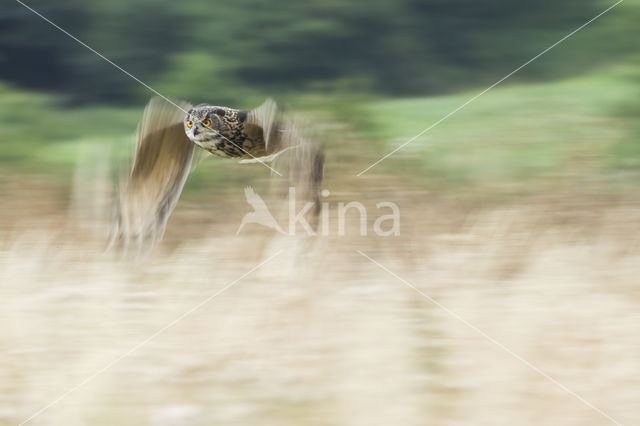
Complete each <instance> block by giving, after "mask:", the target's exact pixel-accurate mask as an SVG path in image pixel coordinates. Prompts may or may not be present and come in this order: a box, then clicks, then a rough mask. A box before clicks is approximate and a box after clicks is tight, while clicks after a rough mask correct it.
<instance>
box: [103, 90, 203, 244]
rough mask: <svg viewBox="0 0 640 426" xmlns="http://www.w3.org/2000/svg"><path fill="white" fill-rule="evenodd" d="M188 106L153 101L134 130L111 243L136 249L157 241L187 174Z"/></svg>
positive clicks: (190, 149)
mask: <svg viewBox="0 0 640 426" xmlns="http://www.w3.org/2000/svg"><path fill="white" fill-rule="evenodd" d="M189 108H191V105H189V104H187V103H184V102H181V103H177V104H175V105H173V104H171V103H169V102H167V101H165V100H163V99H161V98H153V99H151V101H150V102H149V103H148V104H147V106H146V108H145V110H144V113H143V115H142V121H141V122H140V125H139V127H138V136H137V146H136V151H135V155H134V159H133V167H132V169H131V173H130V174H129V176H128V179H127V182H126V184H124V185H123V186H122V188H121V191H120V199H119V203H118V212H117V217H116V223H115V226H114V233H113V235H112V242H113V241H114V240H115V239H121V240H123V244H124V245H125V247H126V246H127V245H128V244H129V243H130V242H131V240H134V239H135V240H137V241H138V245H139V248H141V247H142V246H143V245H144V244H148V243H149V242H150V243H151V244H153V243H154V242H155V241H157V240H159V239H160V238H161V237H162V234H163V233H164V229H165V226H166V223H167V220H168V219H169V215H170V214H171V212H172V211H173V209H174V207H175V205H176V203H177V201H178V198H179V197H180V193H181V192H182V188H183V186H184V183H185V181H186V179H187V175H188V174H189V170H190V168H191V162H192V159H193V152H194V148H195V144H194V143H193V142H192V141H191V140H189V138H187V136H186V134H185V132H184V127H183V126H184V125H183V120H184V116H185V112H184V111H187V110H189Z"/></svg>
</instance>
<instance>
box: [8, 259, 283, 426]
mask: <svg viewBox="0 0 640 426" xmlns="http://www.w3.org/2000/svg"><path fill="white" fill-rule="evenodd" d="M280 253H282V250H278V251H277V252H276V253H275V254H274V255H272V256H270V257H269V258H268V259H266V260H264V261H263V262H261V263H259V264H258V265H256V266H254V267H253V268H251V269H249V270H248V271H247V272H245V273H244V274H242V275H241V276H240V277H238V278H236V279H235V280H233V281H231V282H230V283H229V284H227V285H225V286H224V287H222V288H221V289H220V290H218V291H217V292H215V293H214V294H212V295H211V296H209V297H207V298H206V299H204V300H203V301H201V302H200V303H198V304H196V305H195V306H193V307H192V308H191V309H189V310H188V311H186V312H184V313H183V314H182V315H180V316H178V317H177V318H176V319H174V320H173V321H171V322H169V323H167V324H165V325H164V326H163V327H162V328H160V329H158V330H157V331H156V332H154V333H153V334H152V335H151V336H149V337H147V338H146V339H144V340H142V341H141V342H138V343H137V344H136V345H134V346H133V347H131V349H129V350H127V351H126V352H124V353H123V354H121V355H119V356H118V357H116V358H115V359H113V360H112V361H110V362H109V363H108V364H107V365H105V366H104V367H102V368H101V369H99V370H98V371H96V372H95V373H93V374H91V375H90V376H89V377H87V378H85V379H84V380H83V381H81V382H80V383H78V384H77V385H75V386H74V387H72V388H71V389H69V390H67V391H66V392H64V393H63V394H62V395H60V396H59V397H57V398H56V399H54V400H53V401H51V402H50V403H48V404H47V405H45V406H44V407H42V408H40V409H39V410H38V411H36V412H35V413H33V414H32V415H31V416H30V417H29V418H27V419H26V420H24V421H22V422H21V423H20V424H19V425H18V426H22V425H24V424H25V423H28V422H29V421H31V420H33V419H34V418H35V417H36V416H38V415H40V414H42V413H43V412H44V411H46V410H47V409H49V408H51V407H52V406H54V405H55V404H57V403H58V402H60V401H61V400H63V399H64V398H65V397H67V396H68V395H69V394H70V393H72V392H74V391H76V390H77V389H79V388H81V387H82V386H84V385H85V384H87V383H88V382H89V381H91V380H92V379H94V378H96V377H97V376H99V375H100V374H102V373H104V372H105V371H107V370H108V369H109V368H111V367H113V366H114V365H115V364H117V363H118V362H120V361H122V360H123V359H124V358H126V357H128V356H129V355H131V354H132V353H134V352H135V351H137V350H138V349H140V348H141V347H142V346H144V345H146V344H147V343H149V342H150V341H151V340H153V339H154V338H155V337H157V336H158V335H160V334H162V333H163V332H165V331H166V330H168V329H169V328H171V327H173V326H174V325H176V324H177V323H178V322H180V321H181V320H182V319H184V318H185V317H187V316H188V315H190V314H192V313H193V312H195V311H197V310H198V309H200V308H201V307H202V306H204V305H206V304H207V303H209V302H210V301H211V300H213V299H215V298H216V297H217V296H219V295H220V294H222V293H224V292H225V291H226V290H228V289H229V288H231V287H232V286H233V285H234V284H236V283H237V282H238V281H240V280H242V279H243V278H244V277H246V276H247V275H249V274H250V273H252V272H253V271H255V270H256V269H258V268H260V267H261V266H262V265H264V264H266V263H268V262H270V261H271V260H272V259H273V258H275V257H276V256H278V255H279V254H280Z"/></svg>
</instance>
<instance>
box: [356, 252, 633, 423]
mask: <svg viewBox="0 0 640 426" xmlns="http://www.w3.org/2000/svg"><path fill="white" fill-rule="evenodd" d="M356 252H357V253H359V254H360V255H362V256H364V257H366V258H367V259H369V260H370V261H371V262H372V263H374V264H376V265H377V266H379V267H380V268H381V269H383V270H384V271H386V272H388V273H389V274H391V275H393V276H394V277H395V278H397V279H398V280H400V281H402V282H403V283H404V284H405V285H407V287H410V288H411V289H413V290H414V291H415V292H416V293H418V294H420V295H421V296H422V297H424V298H425V299H427V300H428V301H430V302H431V303H433V304H434V305H436V306H437V307H439V308H440V309H442V310H443V311H445V312H447V313H448V314H449V315H451V316H453V317H454V318H456V319H457V320H458V321H460V322H462V323H463V324H464V325H466V326H467V327H469V328H470V329H472V330H473V331H475V332H476V333H478V334H480V335H481V336H482V337H484V338H486V339H487V340H489V341H490V342H491V343H493V344H494V345H496V346H498V347H499V348H500V349H502V350H504V351H505V352H507V353H508V354H509V355H511V356H512V357H514V358H515V359H517V360H518V361H520V362H522V363H523V364H525V365H526V366H528V367H529V368H531V369H532V370H533V371H535V372H536V373H538V374H540V375H541V376H542V377H544V378H545V379H547V380H549V381H550V382H552V383H554V384H555V385H556V386H558V387H559V388H560V389H562V390H564V391H565V392H567V393H569V394H570V395H573V396H574V397H576V398H577V399H578V400H580V401H581V402H582V403H583V404H585V405H586V406H588V407H589V408H591V409H593V410H595V411H597V412H598V413H599V414H601V415H602V416H604V417H606V418H607V419H609V420H610V421H612V422H613V423H615V424H616V425H619V426H622V424H621V423H620V422H618V421H617V420H616V419H614V418H613V417H611V416H610V415H608V414H607V413H605V412H604V411H602V410H601V409H599V408H598V407H596V406H595V405H593V404H592V403H590V402H589V401H587V400H586V399H584V398H583V397H582V396H580V395H578V394H577V393H575V392H574V391H572V390H571V389H569V388H568V387H566V386H565V385H563V384H562V383H560V382H559V381H557V380H556V379H554V378H553V377H551V376H550V375H548V374H547V373H545V372H544V371H542V370H541V369H539V368H538V367H536V366H535V365H533V364H532V363H531V362H529V361H527V360H526V359H524V358H523V357H521V356H520V355H518V354H517V353H515V352H514V351H512V350H511V349H509V348H508V347H506V346H505V345H504V344H502V343H500V342H499V341H498V340H496V339H494V338H493V337H491V336H490V335H488V334H487V333H485V332H484V331H482V330H481V329H479V328H478V327H476V326H475V325H473V324H471V323H470V322H469V321H467V320H466V319H464V318H463V317H461V316H460V315H459V314H458V313H457V312H455V311H452V310H451V309H449V308H447V307H446V306H445V305H443V304H442V303H440V302H438V301H437V300H435V299H434V298H432V297H431V296H429V295H428V294H426V293H425V292H423V291H422V290H420V289H419V288H417V287H416V286H414V285H413V284H411V283H410V282H409V281H407V280H405V279H404V278H402V277H400V276H399V275H397V274H396V273H394V272H393V271H391V270H390V269H389V268H387V267H386V266H384V265H383V264H381V263H380V262H378V261H376V260H375V259H373V258H371V257H370V256H369V255H367V254H366V253H364V252H362V251H360V250H356Z"/></svg>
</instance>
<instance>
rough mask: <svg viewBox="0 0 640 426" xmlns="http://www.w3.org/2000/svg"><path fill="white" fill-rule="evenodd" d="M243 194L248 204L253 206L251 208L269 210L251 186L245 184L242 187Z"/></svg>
mask: <svg viewBox="0 0 640 426" xmlns="http://www.w3.org/2000/svg"><path fill="white" fill-rule="evenodd" d="M244 195H245V197H246V198H247V202H248V203H249V205H251V207H253V209H254V210H255V211H260V210H262V211H264V210H269V209H268V208H267V205H266V204H265V203H264V201H263V200H262V198H261V197H260V196H259V195H258V194H256V193H255V191H254V190H253V188H252V187H250V186H247V187H246V188H245V189H244Z"/></svg>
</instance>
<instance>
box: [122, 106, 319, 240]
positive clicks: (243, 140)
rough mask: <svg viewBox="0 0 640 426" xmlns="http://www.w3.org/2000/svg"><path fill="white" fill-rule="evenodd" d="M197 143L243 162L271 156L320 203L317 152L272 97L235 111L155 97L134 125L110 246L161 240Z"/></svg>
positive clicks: (277, 169)
mask: <svg viewBox="0 0 640 426" xmlns="http://www.w3.org/2000/svg"><path fill="white" fill-rule="evenodd" d="M185 112H186V114H185ZM196 146H199V147H201V148H203V149H205V150H207V151H208V152H210V153H212V154H214V155H217V156H220V157H224V158H237V159H239V160H241V161H240V162H241V163H251V162H271V161H274V163H273V165H274V166H273V168H272V171H274V172H275V173H278V174H280V175H285V176H286V177H287V178H288V181H289V184H290V185H293V186H295V187H296V189H297V191H298V194H299V195H301V196H303V197H305V198H307V199H310V200H312V201H315V202H316V203H317V204H316V207H319V204H318V192H319V189H320V184H321V181H322V174H323V170H322V169H323V157H322V155H321V154H320V153H319V151H318V149H317V148H316V147H315V146H314V145H313V144H312V143H311V141H310V140H309V139H308V138H306V137H304V136H302V133H301V132H300V129H299V126H297V125H296V124H295V123H294V122H293V121H292V120H291V119H289V118H287V117H286V116H284V115H283V114H282V113H281V112H279V111H278V110H277V107H276V105H275V103H274V102H273V101H271V100H270V99H269V100H267V101H266V102H265V103H264V104H263V105H262V106H260V107H258V108H256V109H255V110H252V111H241V110H236V109H232V108H228V107H220V106H207V105H204V106H197V107H192V106H191V105H189V104H187V103H185V102H179V103H175V104H171V103H169V102H167V101H165V100H163V99H161V98H153V99H152V100H151V101H150V102H149V104H148V105H147V107H146V108H145V110H144V113H143V116H142V120H141V122H140V126H139V128H138V137H137V147H136V151H135V156H134V160H133V166H132V169H131V173H130V175H129V176H128V179H127V182H126V184H124V185H123V186H122V188H121V190H120V197H119V202H118V209H117V215H116V220H115V223H114V229H113V234H112V243H114V242H118V241H120V242H121V243H122V244H123V245H124V246H125V247H126V246H128V245H129V244H130V243H132V242H135V244H136V246H137V247H138V248H142V247H145V246H147V247H148V246H152V245H153V244H154V243H156V242H157V241H159V240H160V239H161V237H162V235H163V233H164V229H165V227H166V223H167V220H168V218H169V215H170V214H171V212H172V211H173V209H174V208H175V206H176V203H177V201H178V198H179V196H180V193H181V192H182V188H183V186H184V183H185V181H186V179H187V176H188V174H189V170H190V168H191V163H192V161H193V154H194V149H195V147H196Z"/></svg>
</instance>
